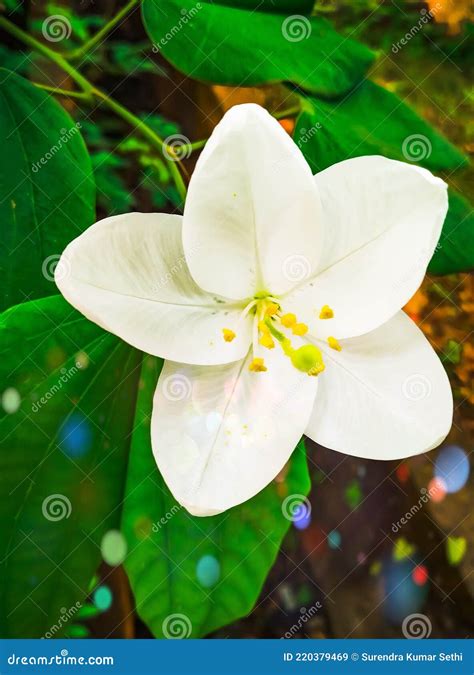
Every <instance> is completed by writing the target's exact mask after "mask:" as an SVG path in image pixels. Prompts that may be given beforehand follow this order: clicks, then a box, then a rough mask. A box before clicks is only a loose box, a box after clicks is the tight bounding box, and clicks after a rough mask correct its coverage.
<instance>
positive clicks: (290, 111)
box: [272, 105, 301, 120]
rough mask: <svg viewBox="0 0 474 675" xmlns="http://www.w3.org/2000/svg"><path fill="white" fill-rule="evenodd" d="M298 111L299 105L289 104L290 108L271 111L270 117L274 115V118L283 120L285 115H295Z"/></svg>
mask: <svg viewBox="0 0 474 675" xmlns="http://www.w3.org/2000/svg"><path fill="white" fill-rule="evenodd" d="M300 112H301V106H299V105H294V106H291V108H286V109H285V110H282V111H278V112H274V113H272V117H274V118H275V119H276V120H283V119H285V118H286V117H295V115H299V114H300Z"/></svg>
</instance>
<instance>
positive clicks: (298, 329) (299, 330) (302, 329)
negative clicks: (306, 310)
mask: <svg viewBox="0 0 474 675" xmlns="http://www.w3.org/2000/svg"><path fill="white" fill-rule="evenodd" d="M292 331H293V335H305V334H306V333H307V332H308V326H307V325H306V324H305V323H295V325H294V326H293V328H292Z"/></svg>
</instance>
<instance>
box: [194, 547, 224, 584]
mask: <svg viewBox="0 0 474 675" xmlns="http://www.w3.org/2000/svg"><path fill="white" fill-rule="evenodd" d="M196 576H197V579H198V581H199V583H200V584H201V586H204V587H205V588H210V587H211V586H215V585H216V584H217V582H218V581H219V578H220V576H221V566H220V563H219V561H218V560H217V558H215V557H214V556H213V555H203V556H202V558H200V560H199V561H198V563H197V565H196Z"/></svg>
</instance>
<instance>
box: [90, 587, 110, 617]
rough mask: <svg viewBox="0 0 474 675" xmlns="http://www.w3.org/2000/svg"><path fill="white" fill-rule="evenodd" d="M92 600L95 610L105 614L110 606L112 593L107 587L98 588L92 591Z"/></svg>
mask: <svg viewBox="0 0 474 675" xmlns="http://www.w3.org/2000/svg"><path fill="white" fill-rule="evenodd" d="M92 599H93V601H94V605H95V606H96V607H97V609H100V611H101V612H106V611H107V610H108V609H109V608H110V607H111V605H112V599H113V596H112V591H111V590H110V588H109V587H108V586H99V588H96V590H95V591H94V595H93V596H92Z"/></svg>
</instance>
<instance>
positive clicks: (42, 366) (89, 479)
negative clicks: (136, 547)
mask: <svg viewBox="0 0 474 675" xmlns="http://www.w3.org/2000/svg"><path fill="white" fill-rule="evenodd" d="M0 344H1V345H2V351H1V358H0V369H1V371H2V372H1V378H0V380H1V382H2V383H3V386H5V387H7V389H6V391H4V393H3V396H2V403H3V408H0V444H1V448H2V450H1V454H0V491H1V495H0V525H1V527H0V561H2V564H1V567H0V636H1V637H15V638H19V637H22V638H25V637H31V638H33V637H41V636H43V635H45V633H47V632H48V631H50V632H51V630H52V627H53V626H54V625H56V626H57V625H58V619H59V618H60V617H61V616H62V615H63V614H64V608H66V610H67V609H69V608H70V607H73V606H74V605H76V603H77V602H83V600H84V599H85V597H86V596H87V595H88V588H89V584H90V580H91V578H92V577H93V575H94V572H95V570H96V569H97V566H98V565H99V563H100V542H101V539H102V537H103V535H104V534H105V532H107V531H108V530H110V529H112V528H116V527H117V524H118V522H119V520H120V507H121V501H122V497H123V488H124V481H125V473H126V466H127V455H128V444H129V440H128V439H129V434H130V431H131V425H132V422H133V414H134V405H135V396H136V390H137V380H138V374H139V364H140V359H141V355H140V353H139V352H137V351H136V350H134V349H132V348H131V347H129V346H128V345H126V344H125V343H123V342H122V341H120V340H119V339H118V338H116V337H115V336H113V335H111V334H109V333H105V332H104V331H103V330H102V329H100V328H98V327H97V326H96V325H95V324H93V323H91V322H89V321H88V320H87V319H85V318H84V317H83V316H81V315H80V314H79V313H78V312H76V311H75V310H74V309H72V308H71V306H70V305H69V304H68V303H67V302H66V301H65V300H64V299H63V298H62V297H60V296H56V297H52V298H44V299H42V300H37V301H32V302H29V303H25V304H23V305H19V306H16V307H13V308H12V309H10V310H7V311H6V312H4V313H3V315H2V316H1V318H0ZM20 400H21V405H20V406H19V407H18V405H19V401H20ZM62 628H63V627H62V626H61V627H60V628H58V629H57V632H58V634H60V632H61V631H62ZM53 632H54V633H55V635H56V631H55V630H54V631H53Z"/></svg>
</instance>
